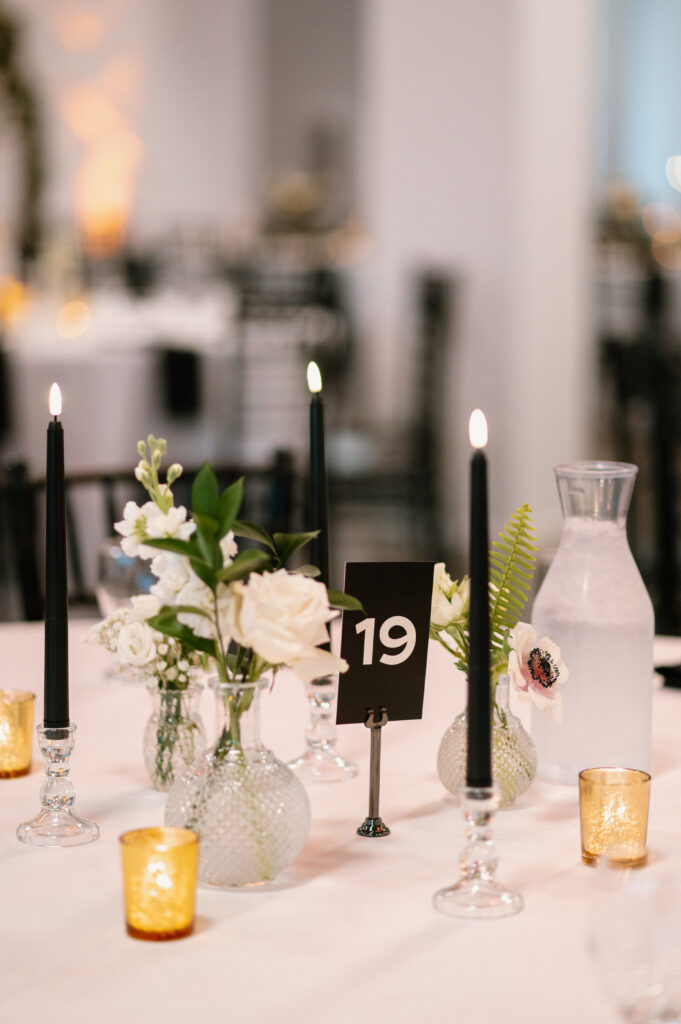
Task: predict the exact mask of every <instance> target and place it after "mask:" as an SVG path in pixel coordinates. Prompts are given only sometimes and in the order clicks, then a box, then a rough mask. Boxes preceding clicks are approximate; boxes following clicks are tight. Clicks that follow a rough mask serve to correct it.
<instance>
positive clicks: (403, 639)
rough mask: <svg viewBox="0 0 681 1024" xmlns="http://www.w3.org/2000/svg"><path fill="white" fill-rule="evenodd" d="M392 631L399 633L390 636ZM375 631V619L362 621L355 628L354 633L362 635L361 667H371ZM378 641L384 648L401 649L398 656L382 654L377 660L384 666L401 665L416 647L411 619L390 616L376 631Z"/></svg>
mask: <svg viewBox="0 0 681 1024" xmlns="http://www.w3.org/2000/svg"><path fill="white" fill-rule="evenodd" d="M392 629H396V630H399V631H400V632H399V633H398V634H397V635H395V636H391V634H390V631H391V630H392ZM375 631H376V619H362V621H361V622H358V623H357V625H356V626H355V632H356V633H357V634H358V635H359V634H360V633H364V655H363V657H362V664H363V665H371V664H372V662H373V660H374V633H375ZM378 639H379V641H380V643H381V644H382V645H383V646H384V647H388V648H392V649H397V648H398V647H399V648H402V649H401V650H400V651H399V653H398V654H382V655H381V657H380V658H379V661H381V662H382V663H383V664H384V665H401V664H402V662H403V661H406V660H407V658H409V657H410V656H411V654H412V653H413V650H414V647H415V646H416V627H415V626H414V623H413V622H412V621H411V619H408V618H406V617H405V616H404V615H392V616H391V617H390V618H389V619H386V620H385V622H384V623H383V625H382V626H381V628H380V630H379V631H378Z"/></svg>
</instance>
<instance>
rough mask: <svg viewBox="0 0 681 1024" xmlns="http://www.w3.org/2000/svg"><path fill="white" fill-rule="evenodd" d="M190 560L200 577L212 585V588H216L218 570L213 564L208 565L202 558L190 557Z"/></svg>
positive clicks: (207, 584)
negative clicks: (216, 570)
mask: <svg viewBox="0 0 681 1024" xmlns="http://www.w3.org/2000/svg"><path fill="white" fill-rule="evenodd" d="M189 562H190V564H191V567H192V569H193V570H194V572H195V573H196V575H197V576H198V577H199V579H200V580H201V581H202V582H203V583H205V584H206V586H207V587H210V589H211V590H215V588H216V586H217V579H216V572H215V569H214V568H213V566H212V565H208V563H207V562H204V560H203V559H202V558H190V559H189Z"/></svg>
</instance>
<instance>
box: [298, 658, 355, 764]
mask: <svg viewBox="0 0 681 1024" xmlns="http://www.w3.org/2000/svg"><path fill="white" fill-rule="evenodd" d="M307 698H308V703H309V706H310V720H309V725H308V728H307V731H306V733H305V743H306V749H305V750H304V751H303V753H302V754H301V755H300V757H297V758H296V759H295V760H294V761H289V762H288V766H289V768H291V769H292V771H294V772H295V773H296V775H297V776H298V778H299V779H301V780H302V781H303V782H345V780H346V779H354V777H355V776H356V775H357V773H358V771H359V768H358V767H357V765H356V764H355V763H354V761H348V760H346V759H345V758H344V757H341V755H340V754H339V753H338V751H337V750H336V726H335V721H334V711H335V703H334V702H335V699H336V681H335V679H333V678H331V677H329V678H324V679H313V680H312V682H311V683H309V684H308V687H307Z"/></svg>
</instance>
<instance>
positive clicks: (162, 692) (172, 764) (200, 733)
mask: <svg viewBox="0 0 681 1024" xmlns="http://www.w3.org/2000/svg"><path fill="white" fill-rule="evenodd" d="M147 690H148V692H149V695H150V697H151V699H152V702H153V710H152V712H151V716H150V717H149V720H148V722H147V724H146V727H145V729H144V739H143V750H144V764H145V767H146V769H147V773H148V775H149V778H150V780H151V784H152V785H153V787H154V789H158V790H160V792H162V793H165V792H167V790H169V789H170V787H171V786H172V784H173V782H174V780H175V777H176V775H177V774H178V772H180V771H182V769H183V768H186V767H187V766H188V765H190V764H193V763H194V761H195V760H196V758H197V757H198V756H199V754H200V753H201V751H202V750H203V749H204V747H205V746H206V731H205V729H204V727H203V722H202V720H201V716H200V715H199V712H198V707H197V705H198V699H199V696H200V694H201V690H202V687H201V686H199V685H197V684H196V683H190V684H189V686H187V688H186V689H184V690H168V689H165V688H161V687H159V685H158V683H157V682H150V683H148V684H147Z"/></svg>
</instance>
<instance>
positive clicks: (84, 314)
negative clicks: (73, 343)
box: [57, 299, 90, 338]
mask: <svg viewBox="0 0 681 1024" xmlns="http://www.w3.org/2000/svg"><path fill="white" fill-rule="evenodd" d="M89 324H90V307H89V306H88V304H87V303H86V302H83V300H82V299H73V300H72V301H71V302H65V303H64V305H63V306H62V307H61V309H60V310H59V311H58V313H57V333H58V334H59V335H60V337H62V338H78V337H79V336H80V335H81V334H84V333H85V331H86V330H87V329H88V326H89Z"/></svg>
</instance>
